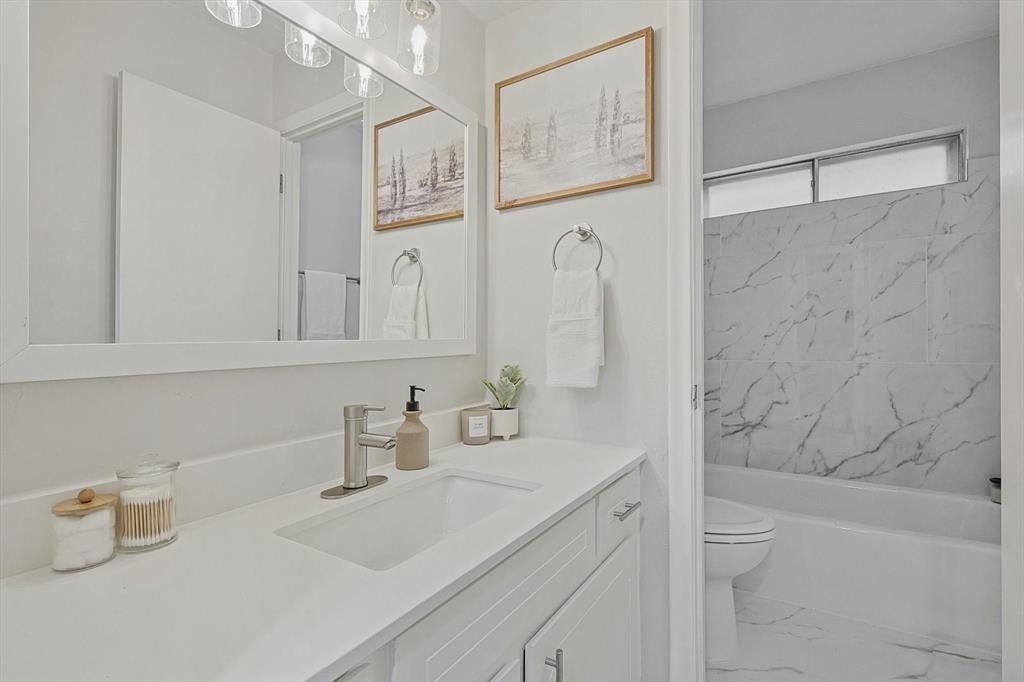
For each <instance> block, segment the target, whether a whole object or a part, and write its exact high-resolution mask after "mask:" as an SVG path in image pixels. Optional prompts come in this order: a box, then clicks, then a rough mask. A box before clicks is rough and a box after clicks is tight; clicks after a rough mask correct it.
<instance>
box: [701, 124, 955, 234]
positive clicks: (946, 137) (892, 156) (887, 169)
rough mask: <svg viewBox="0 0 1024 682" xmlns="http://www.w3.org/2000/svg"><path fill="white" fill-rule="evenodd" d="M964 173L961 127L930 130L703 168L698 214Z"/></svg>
mask: <svg viewBox="0 0 1024 682" xmlns="http://www.w3.org/2000/svg"><path fill="white" fill-rule="evenodd" d="M966 179H967V145H966V141H965V135H964V131H963V130H955V131H940V132H934V131H933V132H930V133H920V134H917V135H914V136H909V137H901V138H895V139H889V140H879V141H875V142H871V143H868V144H863V145H858V146H856V147H849V148H845V149H840V150H830V151H828V152H822V153H820V154H815V155H811V156H806V157H799V158H796V159H786V160H782V161H775V162H769V163H765V164H759V165H757V166H750V167H746V168H738V169H733V170H726V171H719V172H715V173H708V174H706V175H705V176H704V217H705V218H714V217H717V216H723V215H732V214H736V213H747V212H750V211H763V210H767V209H770V208H778V207H781V206H797V205H800V204H811V203H818V202H821V201H832V200H834V199H846V198H849V197H857V196H865V195H868V194H880V193H883V192H893V191H897V190H903V189H914V188H918V187H931V186H934V185H943V184H947V183H951V182H962V181H963V180H966Z"/></svg>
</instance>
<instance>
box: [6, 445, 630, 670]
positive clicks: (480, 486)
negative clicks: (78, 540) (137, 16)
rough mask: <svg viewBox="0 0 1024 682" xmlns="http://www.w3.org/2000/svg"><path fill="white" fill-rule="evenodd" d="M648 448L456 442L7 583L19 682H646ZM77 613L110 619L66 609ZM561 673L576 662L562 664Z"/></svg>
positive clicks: (11, 655)
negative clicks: (323, 494) (105, 558)
mask: <svg viewBox="0 0 1024 682" xmlns="http://www.w3.org/2000/svg"><path fill="white" fill-rule="evenodd" d="M643 460H644V453H643V452H642V451H640V450H636V449H629V448H618V447H610V446H599V445H585V444H581V443H574V442H568V441H557V440H547V439H539V438H524V439H518V440H513V441H510V442H507V443H506V442H495V443H493V444H491V445H490V446H487V447H484V448H473V447H470V446H464V445H455V446H451V447H448V448H445V449H442V450H439V451H436V452H435V453H432V456H431V461H432V462H433V464H432V465H431V466H430V467H429V468H427V469H423V470H420V471H399V470H396V469H395V468H394V467H393V466H390V465H389V466H386V467H380V468H378V469H376V470H374V473H377V474H386V475H387V476H388V477H389V481H388V482H387V483H386V484H383V485H381V486H378V487H376V488H373V489H371V490H367V491H365V492H364V493H360V494H357V495H353V496H351V497H349V498H346V499H344V500H323V499H321V498H320V496H319V491H320V489H321V488H322V487H323V486H322V485H320V486H314V487H312V488H307V489H304V490H300V491H298V492H295V493H291V494H288V495H283V496H280V497H276V498H273V499H270V500H266V501H264V502H261V503H258V504H255V505H251V506H248V507H244V508H241V509H237V510H234V511H231V512H228V513H224V514H220V515H217V516H214V517H210V518H207V519H203V520H201V521H197V522H194V523H191V524H186V525H185V526H182V527H181V529H180V537H179V539H178V540H177V542H175V543H174V544H173V545H171V546H169V547H166V548H164V549H162V550H160V551H157V552H152V553H149V554H144V555H131V556H129V555H125V556H119V557H117V558H116V560H115V561H113V562H111V563H109V564H107V565H105V566H102V567H99V568H97V569H94V570H91V571H84V572H81V573H76V574H70V575H58V574H54V573H53V572H51V571H50V570H49V569H39V570H37V571H32V572H30V573H24V574H21V575H18V576H14V577H12V578H9V579H7V580H4V581H3V582H0V598H2V600H3V603H4V609H3V612H2V623H0V630H2V632H3V657H2V662H0V677H2V678H3V679H101V678H102V679H122V680H124V679H131V680H143V679H176V680H185V679H203V680H210V679H253V680H255V679H289V680H295V679H326V680H337V679H341V680H375V681H377V680H502V681H510V680H548V679H552V680H553V679H556V676H557V679H566V680H569V679H582V680H599V679H609V680H612V679H613V680H639V679H640V637H641V633H640V626H639V611H638V601H639V585H638V557H637V543H638V538H637V536H638V533H639V529H640V522H641V517H642V509H641V507H640V502H641V499H640V466H641V464H642V462H643ZM68 604H74V609H75V611H76V612H77V613H82V614H93V615H90V616H88V618H92V619H93V620H94V622H93V626H91V627H83V626H82V622H81V621H80V620H79V619H76V618H54V614H57V613H60V612H61V611H62V610H65V609H66V608H67V605H68ZM556 666H560V667H561V670H560V673H559V672H556Z"/></svg>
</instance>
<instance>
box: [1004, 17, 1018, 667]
mask: <svg viewBox="0 0 1024 682" xmlns="http://www.w3.org/2000/svg"><path fill="white" fill-rule="evenodd" d="M999 153H1000V156H999V207H1000V208H999V211H1000V216H999V221H1000V222H999V259H1000V273H1001V274H1000V327H999V328H1000V344H1001V345H1000V356H1001V357H1000V361H999V372H1000V393H1001V395H1000V400H1001V405H1002V408H1001V417H1000V419H1001V425H1000V430H1001V439H1000V443H1001V447H1002V462H1001V471H1002V473H1001V476H1002V479H1003V507H1002V535H1003V537H1002V549H1003V555H1002V562H1003V565H1002V575H1003V578H1002V583H1003V584H1002V590H1003V592H1002V604H1003V679H1004V680H1024V651H1022V649H1024V647H1022V646H1021V642H1024V419H1022V417H1021V415H1024V3H1022V2H1021V1H1020V0H1001V2H1000V3H999Z"/></svg>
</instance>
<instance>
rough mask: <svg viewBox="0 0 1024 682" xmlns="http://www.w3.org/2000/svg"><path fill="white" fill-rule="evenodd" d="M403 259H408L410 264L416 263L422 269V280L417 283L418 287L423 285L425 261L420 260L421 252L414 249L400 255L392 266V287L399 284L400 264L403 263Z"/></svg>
mask: <svg viewBox="0 0 1024 682" xmlns="http://www.w3.org/2000/svg"><path fill="white" fill-rule="evenodd" d="M403 258H408V259H409V262H410V263H415V264H416V265H417V266H418V267H419V269H420V278H419V280H418V281H417V282H416V286H420V285H421V284H423V261H422V260H420V250H419V249H417V248H415V247H413V248H411V249H405V250H404V251H402V253H400V254H398V258H396V259H395V262H394V263H392V264H391V285H392V286H396V285H397V284H398V272H397V270H396V269H397V268H398V264H399V263H401V262H402V259H403Z"/></svg>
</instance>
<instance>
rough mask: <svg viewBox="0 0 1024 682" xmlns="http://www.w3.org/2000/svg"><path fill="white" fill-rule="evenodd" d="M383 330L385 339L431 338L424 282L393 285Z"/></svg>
mask: <svg viewBox="0 0 1024 682" xmlns="http://www.w3.org/2000/svg"><path fill="white" fill-rule="evenodd" d="M382 331H383V336H384V338H385V339H429V338H430V325H429V323H428V321H427V296H426V292H425V290H424V286H423V284H422V283H420V284H395V285H394V286H392V287H391V301H390V302H389V303H388V315H387V317H386V318H385V319H384V326H383V329H382Z"/></svg>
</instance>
